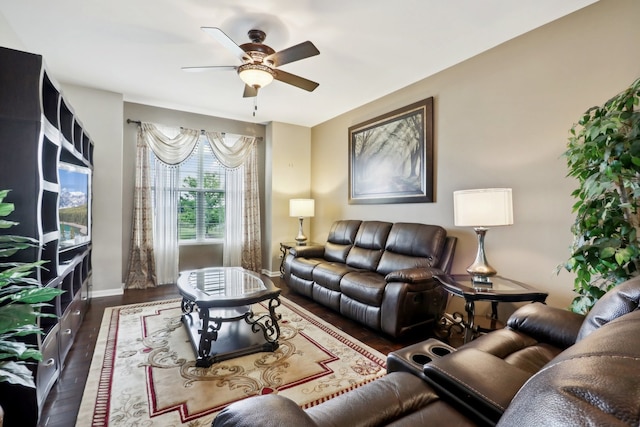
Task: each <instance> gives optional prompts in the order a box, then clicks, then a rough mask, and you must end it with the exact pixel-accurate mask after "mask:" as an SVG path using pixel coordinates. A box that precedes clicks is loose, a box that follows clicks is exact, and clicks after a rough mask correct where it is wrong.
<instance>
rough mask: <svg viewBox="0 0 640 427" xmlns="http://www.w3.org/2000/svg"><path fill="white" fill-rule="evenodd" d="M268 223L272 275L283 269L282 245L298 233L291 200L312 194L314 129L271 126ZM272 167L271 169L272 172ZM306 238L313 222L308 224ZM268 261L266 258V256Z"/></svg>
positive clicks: (267, 267)
mask: <svg viewBox="0 0 640 427" xmlns="http://www.w3.org/2000/svg"><path fill="white" fill-rule="evenodd" d="M266 159H267V168H268V169H267V177H268V178H267V179H269V177H270V182H269V184H267V186H268V187H267V188H268V191H267V202H266V203H267V224H270V226H268V227H267V228H266V232H267V233H269V236H268V238H267V241H268V242H269V243H268V244H269V247H268V251H264V252H265V254H264V255H265V257H266V260H265V262H264V265H263V267H264V268H265V270H268V271H269V273H268V274H276V273H277V272H278V271H279V269H280V261H281V258H280V256H281V252H280V242H290V241H292V240H294V239H295V237H296V236H297V234H298V219H297V218H291V217H289V199H293V198H308V197H309V196H310V195H311V129H309V128H307V127H303V126H295V125H290V124H286V123H277V122H273V123H270V124H269V125H268V126H267V156H266ZM269 168H270V170H269ZM304 230H305V235H307V236H309V233H310V219H305V221H304ZM263 258H264V257H263Z"/></svg>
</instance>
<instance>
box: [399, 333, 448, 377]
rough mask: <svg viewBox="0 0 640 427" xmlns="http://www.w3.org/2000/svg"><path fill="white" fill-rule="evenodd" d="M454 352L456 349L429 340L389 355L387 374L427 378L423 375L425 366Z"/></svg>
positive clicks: (433, 339)
mask: <svg viewBox="0 0 640 427" xmlns="http://www.w3.org/2000/svg"><path fill="white" fill-rule="evenodd" d="M454 351H456V349H455V348H454V347H451V346H450V345H448V344H446V343H444V342H442V341H440V340H437V339H435V338H429V339H427V340H425V341H422V342H419V343H416V344H413V345H410V346H408V347H404V348H401V349H399V350H396V351H392V352H391V353H389V355H388V356H387V372H394V371H405V372H411V373H413V374H415V375H418V376H419V377H421V378H426V377H425V375H424V373H423V369H424V365H426V364H428V363H431V362H433V361H434V360H436V359H439V358H441V357H444V356H446V355H448V354H449V353H453V352H454Z"/></svg>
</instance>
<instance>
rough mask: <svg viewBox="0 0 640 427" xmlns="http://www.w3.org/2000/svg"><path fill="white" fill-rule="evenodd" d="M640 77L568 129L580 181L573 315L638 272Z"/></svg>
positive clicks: (572, 169)
mask: <svg viewBox="0 0 640 427" xmlns="http://www.w3.org/2000/svg"><path fill="white" fill-rule="evenodd" d="M639 101H640V79H638V80H636V81H635V82H634V83H633V84H632V85H631V86H630V87H629V88H627V89H626V90H624V91H623V92H621V93H619V94H618V95H616V96H614V97H613V98H611V99H610V100H609V101H607V102H606V103H605V104H604V105H602V106H597V107H592V108H590V109H589V110H587V111H586V112H585V113H584V114H583V116H582V117H581V118H580V120H579V122H578V123H577V124H575V125H574V126H573V127H572V128H571V130H570V137H569V142H568V149H567V151H566V152H565V156H566V158H567V165H568V167H569V173H568V175H569V176H572V177H574V178H576V179H577V180H578V184H579V187H578V188H577V189H576V190H574V191H573V193H572V196H573V197H575V198H576V199H577V201H576V203H575V204H574V206H573V211H574V212H575V213H576V219H575V222H574V224H573V226H572V228H571V230H572V233H573V235H574V241H573V244H572V247H571V249H572V253H571V257H570V258H569V259H568V260H567V261H566V262H565V263H564V265H563V266H564V268H565V269H566V270H568V271H571V272H574V273H575V274H576V277H575V281H574V291H575V292H576V293H577V296H576V297H575V298H574V300H573V301H572V304H571V309H572V311H575V312H578V313H586V312H588V311H589V309H590V308H591V307H592V306H593V304H594V303H595V302H596V301H597V300H598V299H599V298H600V297H601V296H602V295H604V293H605V292H607V291H608V290H609V289H611V288H612V287H613V286H615V285H617V284H619V283H621V282H623V281H625V280H627V279H629V278H631V277H633V276H636V275H638V274H640V259H638V257H639V255H640V111H639V110H638V105H639Z"/></svg>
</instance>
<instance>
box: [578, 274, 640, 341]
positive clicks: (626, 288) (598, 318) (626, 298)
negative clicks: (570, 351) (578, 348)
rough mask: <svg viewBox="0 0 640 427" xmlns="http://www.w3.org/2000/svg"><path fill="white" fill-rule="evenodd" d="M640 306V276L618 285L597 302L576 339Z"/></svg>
mask: <svg viewBox="0 0 640 427" xmlns="http://www.w3.org/2000/svg"><path fill="white" fill-rule="evenodd" d="M638 308H640V276H639V277H634V278H633V279H629V280H627V281H626V282H624V283H621V284H619V285H617V286H616V287H615V288H613V289H611V290H610V291H609V292H607V293H606V294H604V296H603V297H602V298H600V299H599V300H598V302H596V303H595V305H594V306H593V308H592V309H591V311H589V314H587V316H586V317H585V319H584V322H582V327H581V328H580V331H579V332H578V338H577V340H576V341H580V340H581V339H583V338H584V337H586V336H587V335H589V334H590V333H591V332H593V331H595V330H596V329H598V328H600V327H601V326H602V325H604V324H606V323H608V322H610V321H612V320H614V319H616V318H618V317H620V316H622V315H624V314H627V313H630V312H632V311H634V310H638Z"/></svg>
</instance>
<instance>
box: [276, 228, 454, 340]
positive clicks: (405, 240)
mask: <svg viewBox="0 0 640 427" xmlns="http://www.w3.org/2000/svg"><path fill="white" fill-rule="evenodd" d="M456 241H457V240H456V238H455V237H451V236H447V232H446V230H445V229H444V228H442V227H440V226H437V225H427V224H416V223H395V224H393V223H390V222H382V221H359V220H341V221H336V222H335V223H334V224H333V225H332V227H331V229H330V231H329V235H328V237H327V242H326V244H324V245H322V246H296V247H293V248H291V249H290V250H289V254H288V255H287V257H286V259H285V264H284V272H285V273H284V280H285V282H286V283H287V285H288V286H289V288H290V289H291V290H293V291H295V292H298V293H300V294H302V295H305V296H307V297H309V298H311V299H313V300H315V301H316V302H318V303H320V304H323V305H325V306H327V307H329V308H331V309H333V310H335V311H337V312H339V313H341V314H342V315H343V316H345V317H348V318H350V319H353V320H355V321H357V322H360V323H362V324H364V325H366V326H368V327H370V328H372V329H375V330H379V331H382V332H384V333H386V334H388V335H390V336H392V337H398V336H401V335H403V334H405V333H406V332H408V331H409V330H411V329H413V328H416V327H418V326H424V325H428V324H429V323H433V322H434V321H436V320H438V319H439V318H440V317H441V316H442V313H443V312H444V309H445V306H446V303H447V293H446V291H445V290H444V289H443V288H442V285H440V283H439V282H438V281H437V280H435V279H434V278H433V276H434V275H435V274H444V273H448V272H449V269H450V267H451V263H452V260H453V254H454V251H455V246H456Z"/></svg>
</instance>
